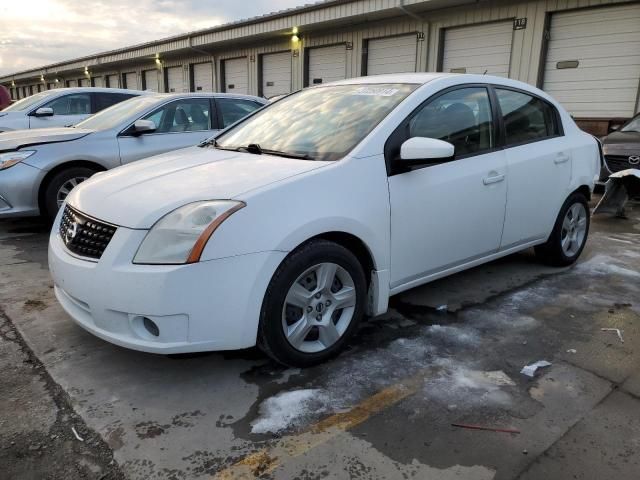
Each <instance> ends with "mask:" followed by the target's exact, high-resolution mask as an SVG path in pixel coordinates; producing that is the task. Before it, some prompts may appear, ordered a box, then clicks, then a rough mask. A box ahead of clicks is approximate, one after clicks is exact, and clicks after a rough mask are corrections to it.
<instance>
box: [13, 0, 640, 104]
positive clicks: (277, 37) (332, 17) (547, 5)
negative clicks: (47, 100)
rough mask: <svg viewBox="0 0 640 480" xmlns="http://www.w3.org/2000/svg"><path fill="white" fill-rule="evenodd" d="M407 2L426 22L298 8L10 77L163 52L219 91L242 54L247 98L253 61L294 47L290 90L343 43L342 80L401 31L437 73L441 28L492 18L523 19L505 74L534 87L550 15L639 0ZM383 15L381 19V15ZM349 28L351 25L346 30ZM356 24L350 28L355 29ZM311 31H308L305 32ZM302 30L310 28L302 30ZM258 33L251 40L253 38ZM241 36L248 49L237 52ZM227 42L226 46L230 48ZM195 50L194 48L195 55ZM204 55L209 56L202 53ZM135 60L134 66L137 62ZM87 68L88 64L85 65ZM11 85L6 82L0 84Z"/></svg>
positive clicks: (334, 8)
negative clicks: (198, 70)
mask: <svg viewBox="0 0 640 480" xmlns="http://www.w3.org/2000/svg"><path fill="white" fill-rule="evenodd" d="M403 3H404V5H405V6H407V7H410V8H412V11H414V12H417V14H418V16H419V17H420V18H421V19H423V20H419V19H417V18H415V17H412V16H409V15H406V14H404V13H403V12H402V11H401V10H400V9H398V8H397V7H398V6H399V5H400V0H354V1H352V2H349V3H343V4H339V5H327V6H324V7H322V6H320V7H317V6H316V7H308V8H307V7H303V8H302V9H299V10H296V11H293V12H292V13H291V14H288V15H284V14H283V15H280V16H278V17H276V18H269V17H267V18H265V19H264V21H256V22H254V23H251V24H244V25H243V24H239V25H237V26H234V25H233V24H231V25H228V26H226V27H224V28H221V29H217V30H212V31H210V32H205V33H202V34H195V35H192V36H191V38H176V39H169V40H166V41H163V42H159V43H157V44H155V45H146V46H141V47H139V48H132V49H130V50H128V51H119V52H112V53H107V54H104V55H100V56H98V57H97V58H94V59H91V60H89V61H84V62H83V61H80V60H78V61H75V60H74V61H73V62H70V63H67V64H64V65H61V66H59V67H57V68H58V71H57V72H53V71H52V72H47V71H35V70H34V71H33V72H31V73H25V74H23V75H20V76H17V77H15V82H16V85H17V86H22V85H24V84H30V83H33V82H34V79H36V81H37V79H39V77H40V75H41V74H43V75H45V78H46V81H50V80H51V79H52V78H54V77H55V78H59V79H60V82H61V84H65V82H66V80H69V79H77V78H79V77H81V76H82V71H83V70H84V68H85V67H86V66H88V68H89V70H90V72H91V75H101V76H106V75H107V74H119V75H121V74H122V73H124V72H132V71H135V72H137V74H138V75H141V72H142V71H143V70H146V69H149V68H154V67H155V61H154V57H155V55H156V54H159V55H160V58H162V61H163V67H164V68H168V67H173V66H182V67H183V74H184V85H185V86H186V88H187V89H189V88H190V85H191V79H190V75H191V73H190V67H189V66H190V65H191V64H194V63H200V62H207V61H211V62H212V63H213V65H214V79H215V82H214V90H220V85H221V68H220V67H221V62H222V61H223V60H225V59H230V58H236V57H244V56H246V57H247V58H248V61H249V84H248V90H249V92H250V93H252V94H257V93H258V91H259V85H258V81H259V78H260V75H259V72H258V66H259V62H258V58H259V55H260V54H262V53H269V52H279V51H283V50H289V49H291V50H292V82H291V83H292V88H293V89H294V90H295V89H299V88H302V87H303V84H304V78H305V68H306V67H305V65H304V58H305V52H304V49H305V48H312V47H319V46H323V45H325V46H327V45H333V44H345V45H346V76H347V77H355V76H359V75H361V74H362V71H363V70H362V62H363V58H366V57H365V56H364V55H363V53H364V52H363V47H364V46H365V45H366V40H368V39H374V38H382V37H389V36H394V35H401V34H416V36H417V38H418V43H417V65H416V70H417V71H436V70H437V69H438V67H439V66H440V65H441V64H440V62H441V57H442V51H443V39H444V33H443V32H444V31H445V30H446V29H447V28H453V27H461V26H465V25H477V24H484V23H489V22H497V21H501V20H502V21H511V20H514V19H521V18H526V19H527V26H526V28H524V29H521V30H514V32H513V43H512V49H511V62H510V66H509V76H510V77H511V78H514V79H518V80H522V81H525V82H528V83H531V84H540V82H541V79H542V72H541V68H543V67H542V66H541V60H542V59H543V58H544V49H545V28H547V27H548V21H549V20H548V18H549V15H550V14H552V13H553V12H557V11H565V10H569V9H580V8H592V7H598V6H603V5H609V4H620V3H639V2H638V1H637V0H636V1H634V2H629V1H626V0H529V1H506V0H487V1H480V2H470V3H469V4H467V5H461V6H459V7H454V8H447V9H439V10H433V11H427V9H428V8H430V6H431V5H432V4H433V1H429V0H405V1H404V2H403ZM381 17H384V18H381ZM346 23H351V25H348V26H345V24H346ZM353 23H355V25H354V24H353ZM294 26H297V27H298V28H299V29H300V32H301V41H300V42H298V43H297V44H292V43H291V41H290V36H289V35H290V33H288V32H290V31H291V29H292V28H293V27H294ZM310 26H313V29H312V33H306V32H305V30H307V31H308V30H309V28H308V27H310ZM305 27H307V28H306V29H305ZM252 36H255V39H254V40H252V39H251V38H250V37H252ZM239 39H241V41H242V42H243V43H245V44H246V46H242V47H238V41H239ZM229 45H230V46H229ZM194 49H196V50H199V52H198V53H194V52H195V51H194ZM202 50H206V51H207V52H211V54H210V55H206V54H205V52H202ZM136 59H138V60H139V61H138V62H136V61H135V60H136ZM87 64H88V65H87ZM0 80H2V81H3V82H6V83H7V85H8V84H10V82H11V80H12V79H11V78H5V79H0ZM164 81H165V78H164V75H162V74H161V75H160V83H161V85H160V89H161V91H164Z"/></svg>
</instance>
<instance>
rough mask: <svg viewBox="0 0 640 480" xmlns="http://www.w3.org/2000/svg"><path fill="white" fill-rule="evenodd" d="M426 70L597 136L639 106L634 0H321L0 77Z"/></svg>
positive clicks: (253, 82)
mask: <svg viewBox="0 0 640 480" xmlns="http://www.w3.org/2000/svg"><path fill="white" fill-rule="evenodd" d="M429 71H443V72H452V73H477V74H483V73H487V74H492V75H499V76H504V77H510V78H514V79H517V80H521V81H524V82H528V83H530V84H533V85H537V86H538V87H540V88H543V89H545V90H546V91H548V92H549V93H550V94H551V95H553V96H555V97H556V98H557V99H558V100H559V101H560V102H562V103H563V104H564V105H565V107H566V108H567V109H568V110H569V111H570V112H571V113H572V114H573V115H574V117H575V118H576V119H577V121H578V123H579V124H580V125H581V126H582V127H583V128H585V129H587V130H589V131H591V132H593V133H595V134H606V133H607V131H608V129H609V128H610V127H611V126H613V125H617V124H620V123H621V122H623V121H625V120H626V119H628V118H630V117H631V116H633V115H634V114H635V113H636V112H638V110H639V108H640V93H639V92H640V1H638V0H633V1H628V0H513V1H506V0H384V1H380V0H326V1H324V2H316V3H311V4H309V5H304V6H301V7H299V8H294V9H289V10H283V11H280V12H275V13H273V14H269V15H263V16H260V17H255V18H249V19H247V20H241V21H237V22H233V23H230V24H227V25H221V26H216V27H212V28H209V29H204V30H201V31H196V32H191V33H188V34H184V35H182V36H180V35H178V36H173V37H171V38H168V39H165V40H157V41H154V42H149V43H146V44H142V45H135V46H132V47H127V48H122V49H119V50H114V51H110V52H106V53H104V54H97V55H93V56H89V57H84V58H81V59H70V60H69V61H67V62H61V63H57V64H54V65H46V66H42V67H39V68H34V69H30V70H27V71H23V72H16V73H14V74H11V75H6V76H4V77H0V83H1V84H3V85H5V86H7V87H10V91H11V92H12V95H13V96H14V97H15V98H18V97H20V98H22V97H24V96H28V95H30V94H32V93H34V92H36V91H37V90H38V88H43V87H44V86H45V85H46V86H47V88H52V86H56V85H60V86H62V85H65V86H77V85H79V84H80V83H79V81H80V82H82V84H84V83H86V84H89V78H91V79H92V80H91V82H90V83H91V84H92V85H94V86H100V85H104V86H108V87H119V86H123V87H124V86H126V87H128V88H144V89H148V90H158V91H164V92H173V93H180V92H185V91H223V92H228V93H238V94H245V93H248V94H253V95H261V96H265V97H267V98H270V97H273V96H277V95H283V94H286V93H289V92H292V91H295V90H298V89H300V88H304V87H306V86H313V85H320V84H324V83H327V82H331V81H334V80H339V79H343V78H350V77H356V76H360V75H379V74H385V73H399V72H429ZM87 73H88V74H89V75H87ZM42 79H44V82H43V80H42ZM99 79H103V80H102V81H101V80H99Z"/></svg>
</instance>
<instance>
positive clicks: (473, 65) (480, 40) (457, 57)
mask: <svg viewBox="0 0 640 480" xmlns="http://www.w3.org/2000/svg"><path fill="white" fill-rule="evenodd" d="M512 43H513V23H512V22H510V21H509V22H498V23H487V24H483V25H470V26H465V27H454V28H447V29H446V30H445V31H444V48H443V53H442V71H443V72H451V73H477V74H483V73H485V72H486V73H487V74H488V75H498V76H501V77H508V76H509V65H510V63H511V45H512Z"/></svg>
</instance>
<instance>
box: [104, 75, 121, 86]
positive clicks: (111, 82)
mask: <svg viewBox="0 0 640 480" xmlns="http://www.w3.org/2000/svg"><path fill="white" fill-rule="evenodd" d="M119 86H120V83H119V82H118V75H107V87H109V88H118V87H119Z"/></svg>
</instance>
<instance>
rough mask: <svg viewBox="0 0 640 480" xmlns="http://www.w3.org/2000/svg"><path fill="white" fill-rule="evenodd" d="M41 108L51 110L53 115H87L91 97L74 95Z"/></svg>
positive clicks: (79, 94)
mask: <svg viewBox="0 0 640 480" xmlns="http://www.w3.org/2000/svg"><path fill="white" fill-rule="evenodd" d="M42 106H43V107H49V108H52V109H53V114H54V115H89V114H90V113H91V97H90V96H89V94H88V93H74V94H72V95H65V96H63V97H58V98H56V99H55V100H53V101H51V102H49V103H47V104H45V105H42Z"/></svg>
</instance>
